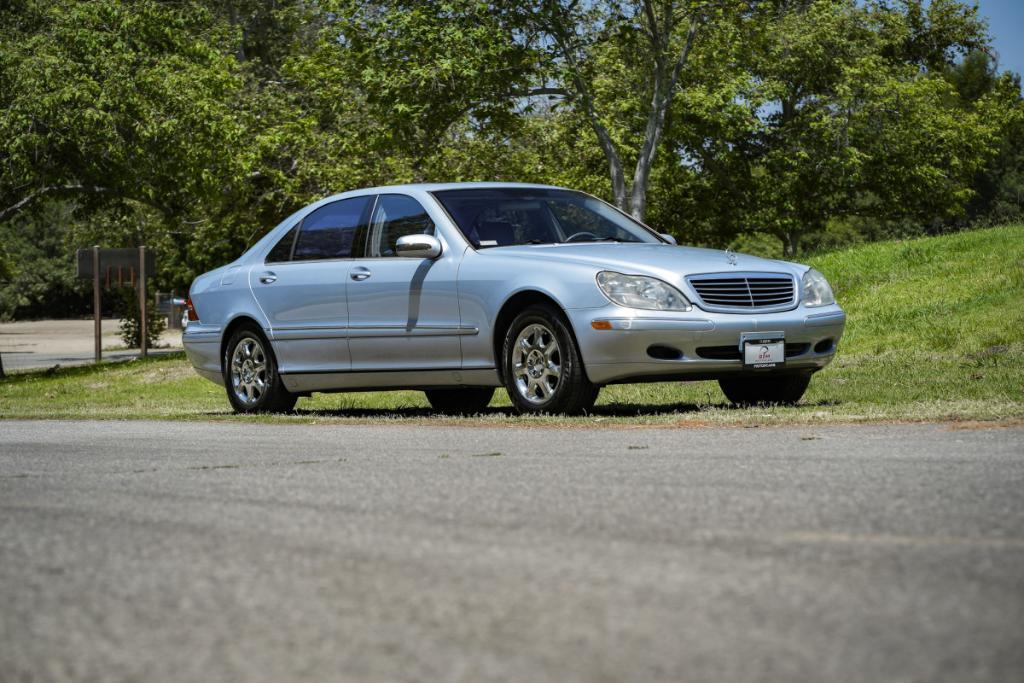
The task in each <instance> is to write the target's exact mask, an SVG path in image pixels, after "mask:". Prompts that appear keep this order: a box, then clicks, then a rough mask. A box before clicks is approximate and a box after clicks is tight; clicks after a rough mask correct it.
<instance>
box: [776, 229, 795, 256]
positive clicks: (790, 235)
mask: <svg viewBox="0 0 1024 683" xmlns="http://www.w3.org/2000/svg"><path fill="white" fill-rule="evenodd" d="M779 238H780V239H781V240H782V255H783V256H784V257H785V258H793V257H794V256H796V250H797V248H798V247H799V246H800V233H798V232H797V231H795V230H786V231H785V232H783V233H782V234H781V235H780V236H779Z"/></svg>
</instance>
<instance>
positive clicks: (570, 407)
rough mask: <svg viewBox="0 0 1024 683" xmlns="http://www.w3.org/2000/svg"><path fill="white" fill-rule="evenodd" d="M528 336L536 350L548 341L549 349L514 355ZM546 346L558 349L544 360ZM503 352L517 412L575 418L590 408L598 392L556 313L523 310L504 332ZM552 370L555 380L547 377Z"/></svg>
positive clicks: (541, 307)
mask: <svg viewBox="0 0 1024 683" xmlns="http://www.w3.org/2000/svg"><path fill="white" fill-rule="evenodd" d="M541 329H542V330H544V331H545V332H540V330H541ZM528 330H533V331H534V338H535V339H537V340H538V342H537V343H538V344H543V343H544V341H545V340H547V341H548V346H546V347H544V350H542V349H541V348H540V347H539V346H537V345H530V346H524V347H523V349H522V350H520V352H519V353H518V354H517V353H516V344H517V341H520V335H523V334H528ZM538 335H539V336H538ZM545 335H547V336H545ZM548 337H549V338H548ZM527 341H528V342H529V339H528V340H527ZM550 341H554V342H556V343H557V346H556V348H555V349H554V351H553V352H552V353H553V354H557V355H552V356H551V357H546V353H547V352H548V351H550V348H551V347H550ZM501 349H502V352H501V362H502V373H501V374H502V378H503V380H504V382H505V390H506V391H508V397H509V399H510V400H511V401H512V406H513V408H515V410H516V412H519V413H566V414H579V413H584V412H587V411H588V410H590V409H591V408H593V407H594V401H596V400H597V394H598V392H600V390H601V389H600V387H598V386H595V385H594V384H592V383H591V382H590V380H589V379H587V375H586V373H585V372H584V369H583V359H582V358H581V356H580V351H579V347H578V346H577V345H576V339H575V337H573V334H572V330H570V329H569V322H568V321H567V320H566V318H565V316H564V315H563V314H562V312H561V311H560V310H558V309H557V308H554V307H553V306H549V305H544V304H537V305H533V306H530V307H528V308H526V309H524V310H523V311H522V312H520V313H519V315H517V316H516V318H515V320H513V321H512V324H511V325H509V327H508V330H506V331H505V341H504V343H503V344H502V345H501ZM537 354H540V355H537ZM517 361H518V367H517ZM527 361H531V362H527ZM552 362H554V366H553V365H551V363H552ZM556 366H557V373H558V374H557V376H555V375H554V374H549V373H553V368H554V367H556ZM538 368H539V369H538ZM534 373H540V374H534ZM542 383H543V385H542ZM545 387H546V388H545Z"/></svg>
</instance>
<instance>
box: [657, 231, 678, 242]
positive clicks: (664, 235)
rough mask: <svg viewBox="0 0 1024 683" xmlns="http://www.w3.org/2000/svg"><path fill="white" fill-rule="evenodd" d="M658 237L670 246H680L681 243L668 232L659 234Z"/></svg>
mask: <svg viewBox="0 0 1024 683" xmlns="http://www.w3.org/2000/svg"><path fill="white" fill-rule="evenodd" d="M658 235H659V236H660V237H661V239H663V240H665V241H666V242H668V243H669V244H679V242H676V238H675V237H673V236H672V235H670V234H668V233H667V232H659V233H658Z"/></svg>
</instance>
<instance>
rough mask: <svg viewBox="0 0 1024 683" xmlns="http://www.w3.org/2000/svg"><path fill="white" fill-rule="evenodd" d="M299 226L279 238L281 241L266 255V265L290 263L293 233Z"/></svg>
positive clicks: (293, 242) (293, 239)
mask: <svg viewBox="0 0 1024 683" xmlns="http://www.w3.org/2000/svg"><path fill="white" fill-rule="evenodd" d="M298 231H299V226H295V227H294V228H292V229H291V230H289V231H288V234H287V235H285V236H284V237H282V238H281V241H280V242H278V243H277V244H275V245H274V248H273V249H271V250H270V253H269V254H267V263H281V262H282V261H290V260H291V258H292V246H293V245H294V244H295V233H297V232H298Z"/></svg>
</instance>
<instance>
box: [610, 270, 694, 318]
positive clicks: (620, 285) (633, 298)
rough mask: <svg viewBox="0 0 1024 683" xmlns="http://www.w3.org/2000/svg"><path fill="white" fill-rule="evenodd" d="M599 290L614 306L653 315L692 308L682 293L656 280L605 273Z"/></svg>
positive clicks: (640, 276) (639, 276)
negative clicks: (644, 310)
mask: <svg viewBox="0 0 1024 683" xmlns="http://www.w3.org/2000/svg"><path fill="white" fill-rule="evenodd" d="M597 286H598V287H600V288H601V291H602V292H604V295H605V296H606V297H608V298H609V299H611V301H612V303H616V304H618V305H620V306H627V307H629V308H643V309H647V310H652V311H689V310H690V308H691V306H690V302H689V301H687V300H686V297H685V296H683V293H682V292H680V291H679V290H678V289H676V288H675V287H673V286H672V285H670V284H668V283H667V282H662V281H661V280H658V279H657V278H653V277H644V276H642V275H623V274H622V273H613V272H612V271H610V270H603V271H601V272H600V273H598V274H597Z"/></svg>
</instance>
